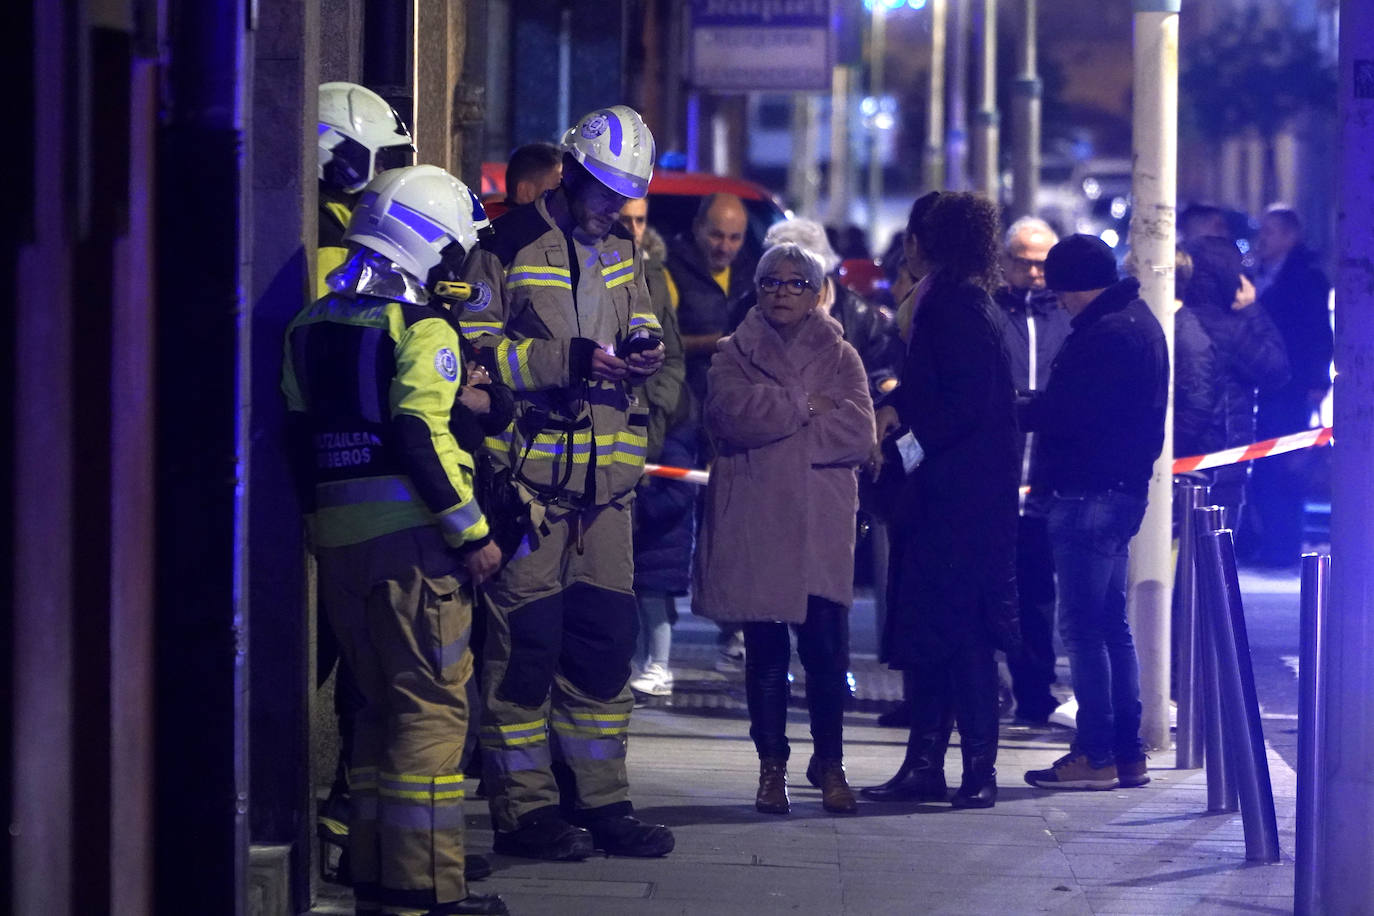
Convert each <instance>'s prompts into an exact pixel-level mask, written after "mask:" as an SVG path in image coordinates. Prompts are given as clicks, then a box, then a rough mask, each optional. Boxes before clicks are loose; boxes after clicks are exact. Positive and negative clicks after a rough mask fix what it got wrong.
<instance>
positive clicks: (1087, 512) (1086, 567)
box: [1018, 235, 1169, 789]
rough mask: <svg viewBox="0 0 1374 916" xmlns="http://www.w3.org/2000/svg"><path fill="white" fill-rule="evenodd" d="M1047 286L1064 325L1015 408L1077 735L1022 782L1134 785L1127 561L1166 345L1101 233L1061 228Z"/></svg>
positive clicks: (1150, 457)
mask: <svg viewBox="0 0 1374 916" xmlns="http://www.w3.org/2000/svg"><path fill="white" fill-rule="evenodd" d="M1045 285H1046V286H1047V287H1048V288H1049V289H1051V290H1052V291H1054V292H1055V293H1056V294H1057V296H1058V298H1059V303H1060V305H1061V306H1063V308H1064V310H1065V311H1067V312H1068V313H1069V315H1070V316H1071V317H1072V322H1071V325H1072V328H1073V330H1072V331H1071V332H1070V334H1069V337H1068V339H1067V340H1066V341H1065V342H1064V346H1063V348H1062V349H1061V350H1060V351H1059V356H1058V357H1056V358H1055V361H1054V366H1053V368H1052V369H1051V370H1050V379H1049V383H1048V385H1046V387H1045V389H1044V391H1041V392H1039V393H1038V394H1036V395H1035V396H1034V397H1032V398H1028V399H1025V400H1023V401H1022V402H1021V403H1020V404H1019V405H1018V406H1019V408H1020V418H1021V425H1022V428H1024V429H1027V430H1031V431H1033V432H1035V433H1036V435H1037V439H1038V444H1039V447H1040V464H1039V465H1038V466H1037V469H1036V477H1035V480H1033V481H1032V484H1031V486H1032V488H1043V489H1044V490H1048V491H1049V492H1050V493H1051V494H1052V496H1051V499H1050V508H1049V516H1048V524H1049V534H1050V542H1051V544H1052V546H1053V550H1054V567H1055V573H1056V575H1057V577H1058V587H1059V632H1060V636H1061V637H1062V638H1063V640H1064V647H1065V649H1066V650H1067V651H1068V653H1069V669H1070V672H1071V673H1072V676H1073V689H1074V695H1075V697H1076V698H1077V700H1078V721H1077V726H1078V735H1077V737H1076V738H1075V740H1074V743H1073V747H1072V748H1071V749H1070V751H1069V753H1068V754H1066V755H1065V756H1064V757H1061V758H1060V759H1059V760H1057V761H1055V763H1054V765H1053V766H1052V767H1050V768H1049V769H1045V770H1031V771H1030V772H1028V773H1026V782H1028V783H1030V784H1031V785H1033V786H1039V787H1041V788H1045V789H1113V788H1116V787H1118V786H1121V787H1133V786H1142V785H1144V784H1145V783H1147V782H1149V781H1150V777H1149V775H1148V773H1147V771H1146V767H1145V753H1144V749H1143V746H1142V744H1141V741H1140V713H1141V707H1140V674H1139V668H1138V665H1137V662H1136V655H1135V644H1134V643H1133V642H1132V640H1131V628H1130V625H1129V624H1128V623H1127V622H1126V558H1127V546H1128V545H1129V544H1130V540H1131V538H1132V537H1133V536H1134V535H1135V533H1136V531H1137V530H1138V529H1139V528H1140V522H1141V519H1142V518H1144V515H1145V502H1146V492H1147V489H1148V486H1149V482H1150V475H1151V474H1152V473H1153V469H1154V462H1155V459H1156V458H1158V457H1159V453H1160V450H1161V449H1162V448H1163V445H1164V411H1165V407H1166V405H1167V401H1168V396H1169V352H1168V347H1167V345H1166V343H1165V341H1164V331H1163V330H1162V329H1161V328H1160V326H1159V322H1158V321H1157V320H1156V319H1155V317H1154V315H1153V314H1151V312H1150V308H1149V306H1148V305H1146V304H1145V302H1144V300H1142V299H1141V298H1140V283H1139V281H1137V280H1134V279H1131V278H1127V279H1125V280H1118V279H1117V272H1116V259H1115V257H1113V255H1112V251H1111V249H1110V248H1108V247H1107V245H1106V243H1104V242H1103V241H1102V240H1100V239H1097V238H1094V237H1093V236H1090V235H1071V236H1069V237H1068V238H1066V239H1064V240H1063V241H1062V242H1060V243H1059V244H1057V245H1055V246H1054V247H1053V248H1051V249H1050V252H1049V255H1048V257H1047V258H1046V260H1045Z"/></svg>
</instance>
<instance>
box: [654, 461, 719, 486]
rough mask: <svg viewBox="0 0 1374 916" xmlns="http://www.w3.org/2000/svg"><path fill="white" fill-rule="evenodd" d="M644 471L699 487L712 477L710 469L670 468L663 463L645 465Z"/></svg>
mask: <svg viewBox="0 0 1374 916" xmlns="http://www.w3.org/2000/svg"><path fill="white" fill-rule="evenodd" d="M644 473H645V474H648V475H649V476H650V477H665V478H667V479H668V480H681V481H685V482H686V483H694V484H696V485H697V486H699V487H704V486H706V482H707V481H708V480H710V479H711V472H710V471H697V470H693V469H691V468H670V467H667V466H665V465H662V464H646V465H644Z"/></svg>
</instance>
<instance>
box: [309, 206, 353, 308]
mask: <svg viewBox="0 0 1374 916" xmlns="http://www.w3.org/2000/svg"><path fill="white" fill-rule="evenodd" d="M319 199H320V215H319V244H318V246H317V247H316V249H315V298H316V299H318V298H320V297H321V296H328V295H329V294H330V292H332V290H330V288H329V284H328V282H326V281H327V280H328V278H329V273H330V271H332V270H334V268H336V267H338V266H339V265H340V264H342V263H343V262H344V261H345V260H346V259H347V257H348V245H347V243H345V242H344V240H343V237H344V233H345V232H347V231H348V221H349V219H351V218H352V216H353V203H354V201H356V199H357V198H356V196H354V195H351V194H347V195H346V194H343V193H342V192H340V191H333V190H330V189H328V188H326V187H325V185H324V182H320V198H319Z"/></svg>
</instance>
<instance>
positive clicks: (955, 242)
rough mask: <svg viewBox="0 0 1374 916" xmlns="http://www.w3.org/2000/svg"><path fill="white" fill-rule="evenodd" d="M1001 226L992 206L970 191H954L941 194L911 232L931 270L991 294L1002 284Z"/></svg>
mask: <svg viewBox="0 0 1374 916" xmlns="http://www.w3.org/2000/svg"><path fill="white" fill-rule="evenodd" d="M914 215H915V214H913V216H914ZM1001 226H1002V218H1001V212H1000V210H999V208H998V206H997V205H996V204H995V203H993V202H992V201H990V200H988V199H987V198H986V197H983V196H982V195H980V194H975V193H973V192H971V191H954V192H944V193H941V194H940V196H939V197H938V198H936V199H935V200H934V202H933V203H932V204H931V205H930V207H929V209H928V210H927V211H926V213H925V215H924V217H923V218H921V219H920V220H919V223H918V224H917V225H915V226H913V227H911V228H912V229H914V232H913V234H914V235H915V236H916V243H917V244H918V245H920V246H921V253H922V254H924V255H925V256H926V259H927V260H928V261H930V263H931V265H932V266H936V267H939V268H941V269H943V270H945V271H948V272H949V273H950V274H951V275H952V276H953V277H955V278H956V279H959V280H967V281H968V282H970V283H972V284H974V285H975V286H980V287H982V288H983V289H985V290H987V291H988V292H992V291H993V290H994V289H996V288H997V287H998V286H999V285H1001V283H1002V267H1001V251H1000V250H999V245H998V239H999V236H1000V234H1001Z"/></svg>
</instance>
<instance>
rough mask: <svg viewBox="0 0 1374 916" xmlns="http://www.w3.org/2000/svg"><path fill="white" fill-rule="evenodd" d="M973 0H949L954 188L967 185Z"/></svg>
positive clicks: (949, 154) (948, 153)
mask: <svg viewBox="0 0 1374 916" xmlns="http://www.w3.org/2000/svg"><path fill="white" fill-rule="evenodd" d="M970 2H971V0H950V3H951V6H950V28H949V32H950V34H949V38H948V41H949V76H948V77H947V79H948V85H949V103H948V105H949V107H948V109H947V114H948V117H949V123H948V125H947V127H946V133H945V169H946V172H945V180H946V182H947V183H948V184H949V187H950V190H952V191H963V190H966V189H967V188H968V32H969V29H968V25H969V3H970Z"/></svg>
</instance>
